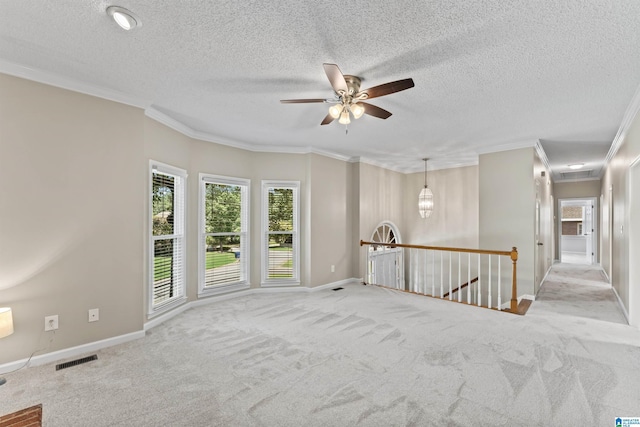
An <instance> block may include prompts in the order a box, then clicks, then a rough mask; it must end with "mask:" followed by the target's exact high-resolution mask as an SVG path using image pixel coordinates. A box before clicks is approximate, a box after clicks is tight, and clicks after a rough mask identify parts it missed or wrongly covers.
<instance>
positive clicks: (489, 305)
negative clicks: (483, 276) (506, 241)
mask: <svg viewBox="0 0 640 427" xmlns="http://www.w3.org/2000/svg"><path fill="white" fill-rule="evenodd" d="M491 257H492V255H489V273H488V274H489V301H488V307H489V308H491Z"/></svg>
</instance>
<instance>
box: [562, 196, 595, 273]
mask: <svg viewBox="0 0 640 427" xmlns="http://www.w3.org/2000/svg"><path fill="white" fill-rule="evenodd" d="M596 206H597V199H596V198H595V197H589V198H584V199H559V200H558V221H559V224H558V231H559V233H558V238H559V239H558V251H559V253H560V262H563V263H570V264H588V265H591V264H595V263H596V259H597V249H598V244H597V240H596V238H597V236H598V221H597V210H596Z"/></svg>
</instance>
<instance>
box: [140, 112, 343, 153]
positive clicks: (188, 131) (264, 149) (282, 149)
mask: <svg viewBox="0 0 640 427" xmlns="http://www.w3.org/2000/svg"><path fill="white" fill-rule="evenodd" d="M144 113H145V115H146V116H147V117H149V118H150V119H153V120H155V121H157V122H158V123H161V124H163V125H165V126H167V127H169V128H171V129H173V130H175V131H176V132H179V133H181V134H183V135H185V136H187V137H189V138H192V139H197V140H200V141H205V142H212V143H214V144H219V145H226V146H228V147H233V148H238V149H240V150H245V151H252V152H256V153H279V154H318V155H321V156H325V157H330V158H333V159H337V160H342V161H349V159H350V157H349V156H345V155H342V154H339V153H334V152H331V151H327V150H321V149H318V148H314V147H309V146H307V147H286V146H277V145H271V146H264V145H256V144H248V143H244V142H240V141H236V140H232V139H229V138H224V137H220V136H216V135H212V134H210V133H206V132H200V131H197V130H195V129H192V128H191V127H189V126H187V125H185V124H184V123H182V122H181V121H179V120H176V119H174V118H173V117H171V116H169V115H167V114H165V113H163V112H162V111H159V110H158V109H157V108H155V107H154V106H151V107H149V108H147V109H145V111H144Z"/></svg>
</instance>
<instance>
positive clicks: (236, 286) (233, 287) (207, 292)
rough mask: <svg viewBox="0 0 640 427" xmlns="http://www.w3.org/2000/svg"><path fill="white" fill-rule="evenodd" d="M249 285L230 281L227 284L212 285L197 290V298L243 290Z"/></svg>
mask: <svg viewBox="0 0 640 427" xmlns="http://www.w3.org/2000/svg"><path fill="white" fill-rule="evenodd" d="M250 287H251V285H250V284H249V283H247V282H241V283H232V284H229V285H218V286H212V287H209V288H205V289H200V290H199V291H198V298H206V297H210V296H213V295H220V294H226V293H229V292H237V291H243V290H245V289H249V288H250Z"/></svg>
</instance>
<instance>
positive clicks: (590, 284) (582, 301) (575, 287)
mask: <svg viewBox="0 0 640 427" xmlns="http://www.w3.org/2000/svg"><path fill="white" fill-rule="evenodd" d="M530 312H535V313H537V314H544V313H555V314H561V315H570V316H575V317H584V318H589V319H595V320H602V321H606V322H613V323H620V324H623V325H626V324H627V321H626V319H625V317H624V315H623V313H622V311H621V309H620V307H619V305H618V301H617V298H616V295H615V293H614V291H613V289H612V288H611V286H610V285H609V283H608V282H607V279H606V277H605V275H604V273H603V271H602V269H601V268H600V267H598V266H594V265H585V264H569V263H558V264H554V265H553V266H552V267H551V271H550V272H549V274H548V275H547V278H546V279H545V281H544V283H543V284H542V287H541V288H540V292H539V293H538V295H537V297H536V300H535V302H534V303H533V304H532V305H531V308H530Z"/></svg>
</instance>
